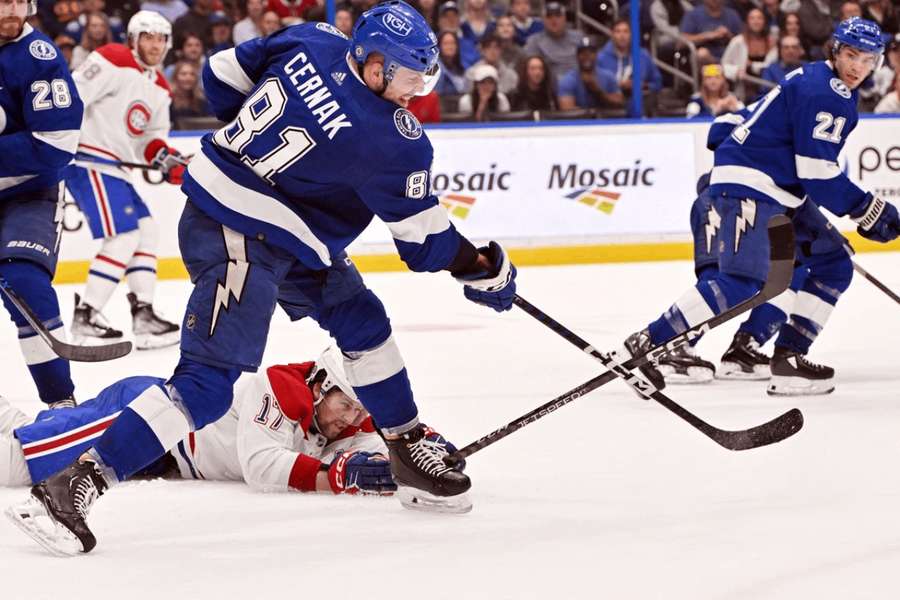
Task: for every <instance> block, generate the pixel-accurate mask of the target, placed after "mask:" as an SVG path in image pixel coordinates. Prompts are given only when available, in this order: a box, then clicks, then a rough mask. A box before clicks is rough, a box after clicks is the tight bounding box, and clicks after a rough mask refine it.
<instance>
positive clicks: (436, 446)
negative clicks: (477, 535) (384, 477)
mask: <svg viewBox="0 0 900 600" xmlns="http://www.w3.org/2000/svg"><path fill="white" fill-rule="evenodd" d="M385 442H386V443H387V447H388V450H389V452H390V459H391V474H392V475H393V476H394V481H395V482H396V483H397V495H398V496H399V498H400V502H401V504H403V506H405V507H406V508H412V509H418V510H426V511H436V512H453V513H464V512H469V511H470V510H472V503H471V501H470V500H469V499H468V497H467V496H466V494H465V492H467V491H468V489H469V488H470V487H471V486H472V482H471V481H470V480H469V477H468V476H467V475H464V474H463V473H462V472H461V471H460V470H458V469H457V468H453V467H450V466H448V465H447V463H445V462H444V458H446V457H447V456H448V455H449V453H450V449H448V446H449V443H448V442H447V441H446V440H444V438H443V437H441V436H440V435H439V434H438V433H436V432H435V431H433V430H432V429H430V428H428V427H426V426H425V425H423V424H422V423H419V424H418V425H416V426H415V427H414V428H413V429H411V430H409V431H407V432H406V433H404V434H402V435H401V436H400V437H399V438H397V439H385ZM451 447H452V446H451Z"/></svg>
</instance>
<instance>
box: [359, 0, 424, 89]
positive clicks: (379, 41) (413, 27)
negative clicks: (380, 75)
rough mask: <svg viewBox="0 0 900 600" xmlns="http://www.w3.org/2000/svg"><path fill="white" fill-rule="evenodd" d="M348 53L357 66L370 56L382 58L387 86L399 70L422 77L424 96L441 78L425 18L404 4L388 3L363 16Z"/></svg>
mask: <svg viewBox="0 0 900 600" xmlns="http://www.w3.org/2000/svg"><path fill="white" fill-rule="evenodd" d="M350 50H351V53H352V54H353V58H354V59H356V62H358V63H359V64H363V63H365V62H366V59H367V58H368V57H369V55H370V54H372V53H373V52H378V53H380V54H382V55H383V56H384V80H385V82H386V83H390V81H391V80H392V79H393V78H394V75H396V73H397V72H398V71H399V70H400V69H401V68H402V67H405V68H407V69H410V70H412V71H415V72H417V73H421V74H422V76H423V78H424V80H425V88H426V89H424V90H423V91H422V93H423V94H427V93H428V92H430V91H431V89H432V88H433V87H434V84H435V83H437V78H438V76H439V75H440V68H439V67H438V46H437V37H435V35H434V32H433V31H431V28H430V27H429V26H428V23H427V22H426V21H425V18H424V17H423V16H422V15H421V14H419V12H418V11H417V10H416V9H414V8H413V7H412V6H410V5H409V4H407V3H406V2H403V0H388V2H383V3H381V4H379V5H377V6H375V7H374V8H371V9H369V10H367V11H366V12H364V13H363V14H362V16H361V17H360V18H359V20H358V21H357V22H356V25H354V27H353V33H352V35H351V37H350ZM429 84H430V85H429Z"/></svg>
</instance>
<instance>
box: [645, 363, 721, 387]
mask: <svg viewBox="0 0 900 600" xmlns="http://www.w3.org/2000/svg"><path fill="white" fill-rule="evenodd" d="M658 368H659V372H660V373H662V374H663V378H664V379H665V380H666V383H673V384H676V385H685V384H692V383H709V382H711V381H712V380H713V379H714V378H715V375H714V373H713V371H711V370H710V369H705V368H703V367H688V368H687V373H679V372H678V371H676V370H675V369H674V368H673V367H667V366H665V365H660V366H659V367H658Z"/></svg>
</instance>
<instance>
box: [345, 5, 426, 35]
mask: <svg viewBox="0 0 900 600" xmlns="http://www.w3.org/2000/svg"><path fill="white" fill-rule="evenodd" d="M410 4H412V5H413V6H414V7H415V9H416V10H417V11H419V13H420V14H421V15H422V16H423V17H425V22H426V23H428V26H429V27H431V30H432V31H434V32H435V33H437V31H438V10H439V8H438V2H437V0H412V2H410ZM353 22H354V21H353V15H352V14H351V15H350V23H351V27H352V24H353Z"/></svg>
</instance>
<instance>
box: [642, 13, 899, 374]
mask: <svg viewBox="0 0 900 600" xmlns="http://www.w3.org/2000/svg"><path fill="white" fill-rule="evenodd" d="M831 50H832V59H831V60H829V61H821V62H814V63H810V64H807V65H804V66H803V67H801V68H798V69H795V70H794V71H791V72H790V73H788V75H787V76H786V77H785V78H784V79H783V80H782V81H781V82H780V83H779V85H778V86H776V87H775V88H773V89H772V90H771V91H770V92H769V93H767V94H766V95H765V96H764V97H763V98H762V99H760V100H759V102H758V103H757V104H756V107H755V108H754V110H753V111H752V113H751V114H750V116H749V117H748V118H747V119H746V120H744V121H743V122H741V123H740V124H739V125H737V126H736V127H735V128H734V129H733V131H732V132H731V134H730V135H729V136H728V138H727V139H725V141H723V142H722V143H721V144H719V145H718V146H717V147H716V150H715V157H714V166H713V169H712V173H711V176H710V188H709V193H710V195H711V196H712V199H713V206H714V207H715V210H716V213H717V214H718V216H719V217H720V229H719V231H718V233H717V236H718V240H719V255H718V271H717V272H716V273H715V274H714V275H713V276H712V277H710V278H708V279H702V280H700V281H698V282H697V284H696V285H695V286H694V287H692V288H690V289H689V290H688V291H687V292H686V293H685V294H684V295H683V296H681V297H680V298H679V299H678V300H676V301H675V303H674V304H673V305H672V306H671V307H669V309H668V310H666V312H665V313H663V314H662V315H661V316H660V317H659V318H658V319H657V320H655V321H653V322H652V323H650V324H649V325H648V326H647V327H646V328H645V329H643V330H642V331H639V332H637V333H634V334H632V335H631V336H629V338H628V339H627V340H626V342H625V346H626V349H627V350H629V351H630V352H631V354H632V355H634V354H641V353H644V352H646V351H647V350H648V349H649V348H651V347H653V346H656V345H659V344H661V343H663V342H665V341H666V340H668V339H670V338H672V337H674V336H675V335H678V334H680V333H683V332H685V331H687V330H688V329H690V328H691V327H693V326H695V325H697V324H698V323H701V322H703V321H705V320H707V319H709V318H711V317H712V316H714V315H716V314H720V313H722V312H723V311H725V310H727V309H728V308H730V307H732V306H734V305H736V304H738V303H740V302H742V301H744V300H746V299H748V298H750V297H751V296H753V295H754V294H755V293H757V292H758V291H759V290H760V289H761V287H762V285H763V282H764V281H765V279H766V275H767V271H768V264H769V256H768V253H769V244H768V240H767V230H766V225H767V223H768V221H769V218H770V217H772V216H774V215H778V214H789V215H793V214H794V213H795V212H797V211H798V210H799V209H801V208H802V206H803V204H804V202H805V200H806V198H807V197H809V198H810V199H811V200H813V201H814V202H815V203H816V204H818V205H819V206H822V207H824V208H826V209H828V210H829V211H831V212H832V213H834V214H836V215H838V216H844V215H847V216H849V217H850V218H851V219H853V220H854V221H856V223H857V224H858V227H857V230H858V232H859V234H860V235H862V236H864V237H866V238H868V239H872V240H875V241H879V242H889V241H891V240H893V239H894V238H896V237H897V235H898V234H900V218H898V214H897V209H896V208H895V207H894V206H893V205H891V204H889V203H887V202H885V201H884V200H882V199H880V198H877V197H875V196H873V195H872V194H871V193H868V192H865V191H864V190H862V189H860V188H859V187H858V186H857V185H856V184H855V183H853V182H852V181H851V180H850V179H849V178H848V177H847V175H846V174H845V173H844V172H843V171H842V170H841V168H840V166H838V163H837V158H838V154H839V153H840V151H841V148H842V147H843V145H844V142H845V141H846V139H847V136H848V135H849V134H850V133H851V132H852V131H853V129H854V127H855V126H856V123H857V120H858V115H857V101H858V98H859V93H858V91H857V88H858V87H859V85H860V84H861V83H862V82H863V81H864V80H865V79H866V78H867V77H868V76H869V75H870V74H871V73H872V71H873V70H874V69H876V68H877V67H878V66H879V64H880V63H881V61H882V60H883V58H884V40H883V38H882V36H881V29H880V28H879V27H878V25H877V24H875V23H873V22H871V21H866V20H864V19H860V18H858V17H853V18H851V19H847V20H846V21H843V22H841V23H840V24H839V25H838V27H837V28H836V29H835V33H834V41H833V44H832V48H831ZM792 355H793V357H792V358H793V360H791V359H788V360H786V361H785V362H784V366H785V370H784V372H783V373H782V375H783V376H784V377H785V381H786V383H787V385H788V386H790V385H791V384H792V383H793V382H794V380H795V379H798V378H803V377H805V376H806V374H807V373H805V371H806V370H807V367H806V365H805V364H804V363H801V361H800V360H799V356H800V353H798V352H792ZM641 371H642V372H643V374H644V375H645V376H646V377H647V378H648V379H650V380H651V381H652V382H653V383H654V384H655V385H656V387H657V388H661V387H663V386H664V385H665V383H664V381H663V377H662V375H661V373H660V372H659V371H658V370H657V368H656V366H654V364H652V363H647V364H646V365H644V366H643V367H641ZM798 383H800V384H801V385H802V382H798Z"/></svg>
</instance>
